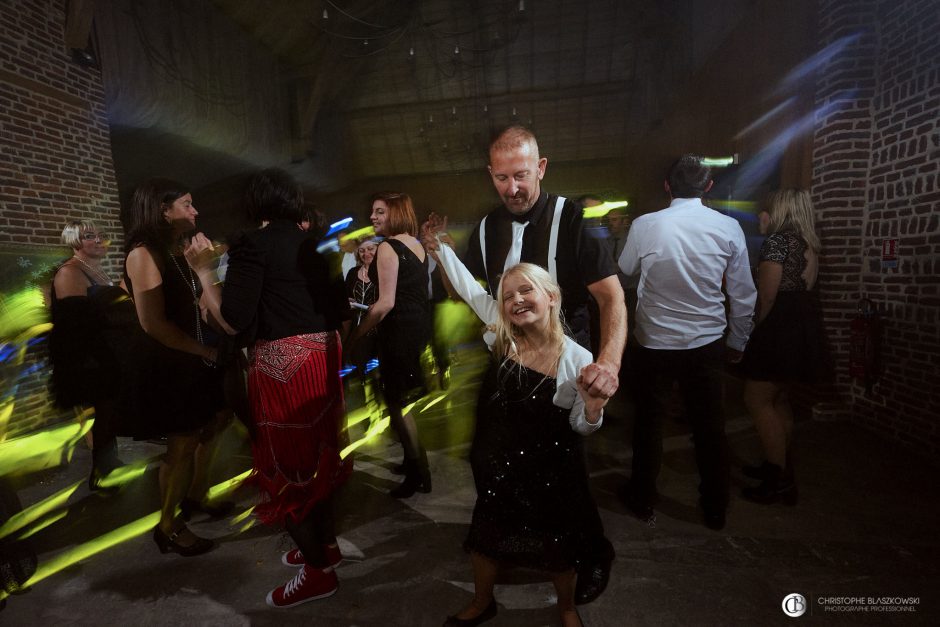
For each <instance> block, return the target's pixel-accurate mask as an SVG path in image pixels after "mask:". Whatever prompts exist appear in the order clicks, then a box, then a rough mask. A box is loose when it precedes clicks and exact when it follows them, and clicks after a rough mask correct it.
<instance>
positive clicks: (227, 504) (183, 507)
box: [180, 498, 235, 522]
mask: <svg viewBox="0 0 940 627" xmlns="http://www.w3.org/2000/svg"><path fill="white" fill-rule="evenodd" d="M233 509H235V503H232V502H231V501H222V502H221V503H218V504H216V505H210V504H209V503H208V502H206V501H197V500H196V499H189V498H186V499H183V500H182V501H181V502H180V517H182V519H183V520H185V521H187V522H189V519H190V518H192V515H193V513H194V512H202V513H203V514H206V515H208V516H209V517H210V518H222V517H223V516H228V515H229V514H230V513H231V512H232V510H233Z"/></svg>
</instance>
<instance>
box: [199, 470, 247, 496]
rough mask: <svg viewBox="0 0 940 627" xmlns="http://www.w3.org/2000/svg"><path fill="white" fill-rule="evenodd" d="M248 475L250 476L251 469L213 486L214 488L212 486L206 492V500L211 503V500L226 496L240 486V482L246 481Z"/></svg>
mask: <svg viewBox="0 0 940 627" xmlns="http://www.w3.org/2000/svg"><path fill="white" fill-rule="evenodd" d="M250 474H251V469H250V468H249V469H248V470H246V471H245V472H243V473H241V474H238V475H235V476H234V477H232V478H231V479H226V480H225V481H222V482H220V483H217V484H215V485H214V486H212V487H211V488H209V489H208V490H207V491H206V498H207V499H209V500H210V501H211V500H212V499H215V498H218V497H220V496H222V495H224V494H228V493H229V492H232V491H233V490H235V488H237V487H238V486H240V485H241V484H242V482H243V481H245V479H247V478H248V476H249V475H250Z"/></svg>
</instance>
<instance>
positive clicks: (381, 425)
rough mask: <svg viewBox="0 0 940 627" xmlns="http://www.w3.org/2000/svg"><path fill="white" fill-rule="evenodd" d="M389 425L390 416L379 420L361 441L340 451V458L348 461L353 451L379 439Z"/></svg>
mask: <svg viewBox="0 0 940 627" xmlns="http://www.w3.org/2000/svg"><path fill="white" fill-rule="evenodd" d="M403 413H407V412H403ZM388 424H389V418H388V416H386V417H385V418H382V419H381V420H379V421H378V422H376V423H375V424H374V425H372V427H371V428H369V430H368V431H366V432H365V434H364V435H363V436H362V437H361V438H359V439H358V440H356V441H355V442H352V443H351V444H350V445H349V446H347V447H346V448H344V449H343V450H342V451H340V452H339V456H340V457H341V458H342V459H346V457H347V456H348V455H349V454H350V453H352V452H353V451H355V450H356V449H357V448H359V447H360V446H362V445H363V444H365V443H366V442H369V441H371V440H374V439H375V438H377V437H378V436H379V435H380V434H381V433H382V432H383V431H385V430H386V429H388Z"/></svg>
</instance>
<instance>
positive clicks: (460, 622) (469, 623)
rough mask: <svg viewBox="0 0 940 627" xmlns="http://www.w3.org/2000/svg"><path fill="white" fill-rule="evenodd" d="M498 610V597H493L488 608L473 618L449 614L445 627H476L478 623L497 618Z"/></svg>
mask: <svg viewBox="0 0 940 627" xmlns="http://www.w3.org/2000/svg"><path fill="white" fill-rule="evenodd" d="M496 610H497V608H496V599H492V600H491V601H490V604H489V605H487V606H486V609H485V610H483V611H482V612H480V613H479V614H477V615H476V616H474V617H473V618H457V617H456V616H448V617H447V620H446V621H444V627H476V625H482V624H483V623H485V622H486V621H488V620H490V619H492V618H495V617H496Z"/></svg>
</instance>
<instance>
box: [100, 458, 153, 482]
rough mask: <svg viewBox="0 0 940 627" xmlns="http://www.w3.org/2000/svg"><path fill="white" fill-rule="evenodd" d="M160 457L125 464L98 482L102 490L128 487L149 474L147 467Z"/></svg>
mask: <svg viewBox="0 0 940 627" xmlns="http://www.w3.org/2000/svg"><path fill="white" fill-rule="evenodd" d="M160 457H161V456H160V455H157V456H155V457H151V458H150V459H145V460H143V461H139V462H134V463H133V464H125V465H124V466H120V467H118V468H115V469H114V470H112V471H111V472H109V473H108V475H107V476H106V477H104V478H103V479H101V480H99V481H98V485H100V486H101V487H102V488H118V487H121V486H123V485H126V484H128V483H130V482H132V481H134V480H136V479H137V478H138V477H141V476H142V475H143V474H144V473H145V472H147V467H148V466H149V465H150V464H151V463H152V462H156V461H159V460H160Z"/></svg>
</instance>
